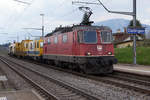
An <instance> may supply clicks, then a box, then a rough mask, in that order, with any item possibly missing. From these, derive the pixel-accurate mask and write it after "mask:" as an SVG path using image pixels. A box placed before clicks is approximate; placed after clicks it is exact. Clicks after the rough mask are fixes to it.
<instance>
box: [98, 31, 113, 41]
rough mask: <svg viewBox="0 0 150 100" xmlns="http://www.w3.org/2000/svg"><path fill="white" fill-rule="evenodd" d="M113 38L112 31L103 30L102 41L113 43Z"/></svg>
mask: <svg viewBox="0 0 150 100" xmlns="http://www.w3.org/2000/svg"><path fill="white" fill-rule="evenodd" d="M112 40H113V37H112V33H111V32H107V31H103V32H101V41H102V43H111V42H112Z"/></svg>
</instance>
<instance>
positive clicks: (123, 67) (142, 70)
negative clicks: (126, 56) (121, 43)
mask: <svg viewBox="0 0 150 100" xmlns="http://www.w3.org/2000/svg"><path fill="white" fill-rule="evenodd" d="M114 70H116V71H122V72H128V73H134V74H139V75H145V76H150V66H144V65H133V64H116V65H114Z"/></svg>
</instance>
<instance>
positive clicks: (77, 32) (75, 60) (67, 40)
mask: <svg viewBox="0 0 150 100" xmlns="http://www.w3.org/2000/svg"><path fill="white" fill-rule="evenodd" d="M43 58H44V59H45V60H46V61H51V62H53V63H55V64H57V65H59V66H61V67H69V68H71V69H77V70H80V71H82V72H85V73H88V74H105V73H111V72H112V71H113V64H114V63H116V59H115V57H114V48H113V44H112V32H111V29H110V28H108V27H106V26H83V25H79V26H73V27H60V28H58V29H56V30H55V31H54V32H53V33H51V34H48V35H47V36H46V37H45V39H44V54H43Z"/></svg>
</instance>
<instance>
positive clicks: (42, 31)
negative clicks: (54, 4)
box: [40, 14, 44, 38]
mask: <svg viewBox="0 0 150 100" xmlns="http://www.w3.org/2000/svg"><path fill="white" fill-rule="evenodd" d="M40 15H41V16H42V38H43V37H44V14H40Z"/></svg>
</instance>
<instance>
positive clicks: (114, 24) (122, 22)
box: [95, 19, 150, 38]
mask: <svg viewBox="0 0 150 100" xmlns="http://www.w3.org/2000/svg"><path fill="white" fill-rule="evenodd" d="M129 22H130V20H127V19H110V20H106V21H102V22H95V25H103V26H109V27H110V28H111V29H112V31H113V33H115V32H117V30H118V29H120V30H121V31H122V32H123V31H124V27H127V26H128V25H129ZM142 25H143V27H146V36H147V37H148V38H150V34H148V33H149V31H150V25H146V24H142Z"/></svg>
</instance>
